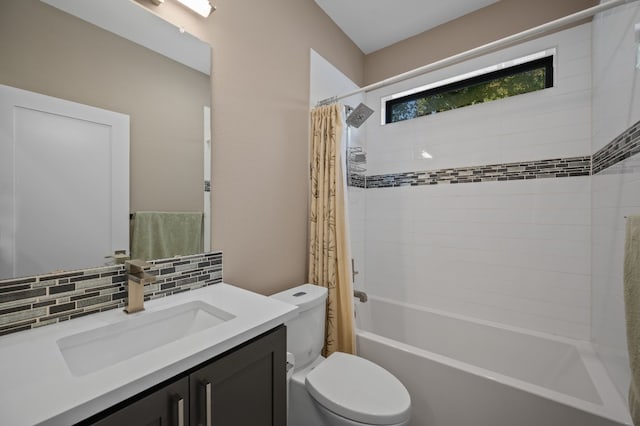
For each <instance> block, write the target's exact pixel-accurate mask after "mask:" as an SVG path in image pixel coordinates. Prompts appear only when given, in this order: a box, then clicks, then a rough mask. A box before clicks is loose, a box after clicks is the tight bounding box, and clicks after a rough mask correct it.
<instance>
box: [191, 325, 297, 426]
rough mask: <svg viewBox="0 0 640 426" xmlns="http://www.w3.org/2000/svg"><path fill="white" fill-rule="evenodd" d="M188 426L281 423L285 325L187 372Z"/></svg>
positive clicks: (282, 425)
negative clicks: (189, 402)
mask: <svg viewBox="0 0 640 426" xmlns="http://www.w3.org/2000/svg"><path fill="white" fill-rule="evenodd" d="M190 386H191V425H192V426H196V425H198V426H211V425H213V426H285V425H286V422H287V420H286V419H287V401H286V395H287V389H286V387H287V384H286V328H285V327H284V326H281V327H279V328H277V329H276V330H274V331H273V332H270V333H269V334H267V335H264V336H263V337H260V338H258V339H256V340H254V341H252V342H251V343H249V344H247V345H245V346H242V347H241V348H239V349H237V350H234V351H232V352H230V353H229V354H226V355H225V356H224V357H222V358H220V359H218V360H216V361H214V362H213V363H211V364H209V365H207V366H204V367H203V368H201V369H200V370H197V371H196V372H194V373H192V374H191V376H190Z"/></svg>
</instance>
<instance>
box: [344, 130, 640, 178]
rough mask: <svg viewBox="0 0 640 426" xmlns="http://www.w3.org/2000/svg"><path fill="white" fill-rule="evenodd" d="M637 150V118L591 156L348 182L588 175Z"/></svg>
mask: <svg viewBox="0 0 640 426" xmlns="http://www.w3.org/2000/svg"><path fill="white" fill-rule="evenodd" d="M639 153H640V121H638V122H636V123H635V124H633V125H632V126H630V127H629V128H628V129H627V130H625V131H624V132H622V133H621V134H620V135H619V136H617V137H616V138H615V139H613V140H612V141H611V142H609V143H608V144H607V145H606V146H605V147H603V148H602V149H600V150H598V152H596V153H595V154H593V155H591V156H582V157H571V158H556V159H549V160H539V161H525V162H520V163H503V164H490V165H482V166H475V167H457V168H451V169H438V170H424V171H417V172H404V173H390V174H384V175H372V176H365V175H364V174H359V173H358V174H355V173H354V174H351V175H349V177H348V185H349V186H353V187H357V188H390V187H396V186H418V185H438V184H455V183H479V182H493V181H510V180H529V179H545V178H563V177H573V176H589V175H592V174H594V175H595V174H597V173H600V172H602V171H604V170H606V169H608V168H609V167H611V166H614V165H615V164H617V163H619V162H621V161H623V160H625V159H627V158H629V157H631V156H633V155H635V154H639Z"/></svg>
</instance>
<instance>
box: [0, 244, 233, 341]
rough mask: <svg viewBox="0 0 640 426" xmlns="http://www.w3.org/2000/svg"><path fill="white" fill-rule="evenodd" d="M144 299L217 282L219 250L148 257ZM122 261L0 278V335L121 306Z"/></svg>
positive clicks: (219, 279)
mask: <svg viewBox="0 0 640 426" xmlns="http://www.w3.org/2000/svg"><path fill="white" fill-rule="evenodd" d="M149 263H151V264H152V265H155V266H154V267H153V268H152V269H151V271H150V273H151V274H155V275H156V282H154V283H152V284H149V285H146V286H145V291H144V293H145V297H144V299H145V301H146V300H151V299H157V298H160V297H165V296H169V295H172V294H176V293H182V292H185V291H189V290H193V289H196V288H200V287H205V286H209V285H212V284H218V283H220V282H222V252H214V253H204V254H197V255H191V256H183V257H174V258H170V259H160V260H152V261H149ZM126 285H127V275H126V272H125V267H124V265H114V266H105V267H100V268H94V269H85V270H78V271H68V272H61V273H54V274H47V275H38V276H34V277H25V278H17V279H10V280H2V281H0V335H4V334H9V333H15V332H17V331H22V330H28V329H30V328H35V327H41V326H44V325H48V324H54V323H57V322H62V321H67V320H70V319H73V318H77V317H81V316H84V315H88V314H92V313H97V312H103V311H107V310H110V309H116V308H124V306H125V302H126V297H127V288H126Z"/></svg>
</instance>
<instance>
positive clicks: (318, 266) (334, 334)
mask: <svg viewBox="0 0 640 426" xmlns="http://www.w3.org/2000/svg"><path fill="white" fill-rule="evenodd" d="M343 111H344V107H342V106H341V105H339V104H333V105H327V106H322V107H318V108H315V109H314V110H313V111H311V210H310V219H309V282H311V283H314V284H317V285H320V286H323V287H326V288H327V289H328V293H329V295H328V301H327V318H326V325H325V346H324V349H323V355H324V356H329V355H330V354H332V353H333V352H337V351H339V352H346V353H355V332H354V321H353V283H352V282H351V265H350V259H351V254H350V250H349V244H348V233H347V221H346V217H347V216H346V210H345V209H346V203H345V194H346V190H345V186H346V183H345V164H344V158H345V155H344V150H345V146H344V144H345V142H344V141H345V134H344V125H343V123H344V116H343Z"/></svg>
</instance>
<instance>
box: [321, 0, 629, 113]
mask: <svg viewBox="0 0 640 426" xmlns="http://www.w3.org/2000/svg"><path fill="white" fill-rule="evenodd" d="M635 1H637V0H611V1H609V2H606V3H602V4H599V5H597V6H593V7H590V8H588V9H585V10H582V11H580V12H576V13H573V14H571V15H567V16H565V17H563V18H559V19H556V20H554V21H551V22H547V23H546V24H542V25H538V26H537V27H533V28H530V29H528V30H525V31H522V32H519V33H517V34H513V35H510V36H508V37H504V38H501V39H499V40H496V41H492V42H490V43H487V44H484V45H482V46H479V47H476V48H473V49H470V50H466V51H464V52H461V53H458V54H456V55H453V56H449V57H448V58H445V59H441V60H439V61H435V62H432V63H430V64H427V65H424V66H422V67H419V68H415V69H413V70H410V71H407V72H404V73H402V74H398V75H396V76H394V77H390V78H387V79H384V80H381V81H379V82H377V83H373V84H370V85H368V86H364V87H361V88H360V89H357V90H354V91H351V92H347V93H345V94H342V95H338V96H333V97H331V98H327V99H323V100H321V101H320V102H318V104H319V105H325V104H331V103H334V102H336V101H339V100H340V99H344V98H348V97H349V96H353V95H357V94H359V93H366V92H370V91H372V90H376V89H380V88H382V87H386V86H389V85H391V84H395V83H399V82H401V81H404V80H408V79H410V78H412V77H416V76H419V75H422V74H426V73H428V72H431V71H435V70H437V69H440V68H444V67H446V66H449V65H454V64H457V63H459V62H462V61H464V60H466V59H470V58H474V57H476V56H479V55H483V54H485V53H489V52H492V51H494V50H496V49H498V48H501V47H506V46H508V45H510V44H513V43H516V42H519V41H524V40H526V39H529V38H532V37H534V36H538V35H541V34H543V33H547V32H551V31H553V30H557V29H559V28H562V27H564V26H566V25H569V24H573V23H575V22H578V21H581V20H583V19H586V18H590V17H592V16H594V15H596V14H597V13H600V12H604V11H605V10H608V9H612V8H614V7H617V6H620V5H622V4H627V3H633V2H635Z"/></svg>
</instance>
